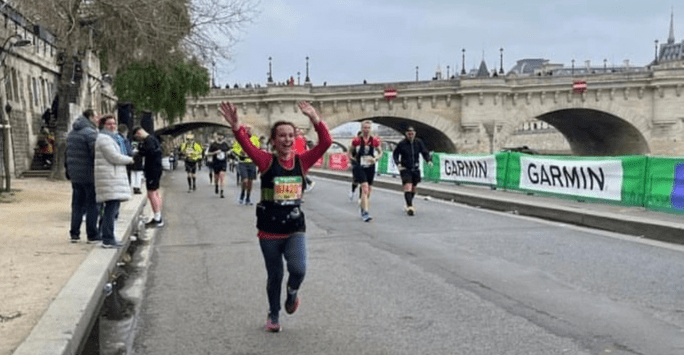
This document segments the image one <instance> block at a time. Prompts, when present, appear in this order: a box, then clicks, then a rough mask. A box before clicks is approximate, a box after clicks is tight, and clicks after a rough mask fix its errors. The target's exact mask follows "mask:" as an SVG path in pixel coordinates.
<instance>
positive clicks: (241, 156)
mask: <svg viewBox="0 0 684 355" xmlns="http://www.w3.org/2000/svg"><path fill="white" fill-rule="evenodd" d="M249 140H250V141H251V142H252V144H254V146H255V147H257V148H261V142H259V137H257V136H255V135H252V136H251V137H249ZM233 152H234V153H235V155H236V156H237V157H238V160H239V161H240V162H242V163H252V159H251V158H250V157H249V156H247V154H245V151H244V150H242V146H241V145H240V143H238V142H237V141H235V143H234V144H233Z"/></svg>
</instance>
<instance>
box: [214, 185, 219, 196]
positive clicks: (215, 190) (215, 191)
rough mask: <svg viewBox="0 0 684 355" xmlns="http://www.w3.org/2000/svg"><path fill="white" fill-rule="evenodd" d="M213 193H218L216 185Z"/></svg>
mask: <svg viewBox="0 0 684 355" xmlns="http://www.w3.org/2000/svg"><path fill="white" fill-rule="evenodd" d="M214 193H216V194H218V193H219V191H218V185H214Z"/></svg>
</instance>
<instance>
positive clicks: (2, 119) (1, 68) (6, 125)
mask: <svg viewBox="0 0 684 355" xmlns="http://www.w3.org/2000/svg"><path fill="white" fill-rule="evenodd" d="M11 39H16V41H15V42H14V43H12V42H10V40H11ZM7 44H9V47H7ZM30 44H31V41H29V40H27V39H23V38H21V36H20V35H19V34H18V33H15V34H13V35H11V36H9V37H7V39H5V42H3V43H2V47H0V56H2V58H1V59H0V73H2V81H3V82H4V81H5V79H6V78H5V75H4V74H5V73H4V72H5V59H7V56H8V55H9V54H10V53H12V48H14V47H25V46H28V45H30ZM5 47H7V48H5ZM5 87H6V86H5V85H0V90H3V91H2V95H0V127H1V129H2V141H3V144H2V153H3V154H2V156H3V165H4V166H5V189H6V191H7V192H9V191H10V190H11V183H12V176H11V174H10V158H9V151H10V139H11V137H10V122H9V117H8V116H9V110H6V109H5V95H6V94H7V92H5V91H4V88H5ZM3 111H4V112H3Z"/></svg>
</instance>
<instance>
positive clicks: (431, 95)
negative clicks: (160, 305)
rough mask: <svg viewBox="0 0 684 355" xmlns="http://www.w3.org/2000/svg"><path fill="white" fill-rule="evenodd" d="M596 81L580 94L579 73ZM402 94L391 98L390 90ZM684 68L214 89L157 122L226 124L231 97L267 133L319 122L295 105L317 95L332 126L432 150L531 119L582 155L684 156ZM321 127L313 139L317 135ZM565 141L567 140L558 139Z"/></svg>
mask: <svg viewBox="0 0 684 355" xmlns="http://www.w3.org/2000/svg"><path fill="white" fill-rule="evenodd" d="M577 79H582V80H585V81H586V83H587V90H586V91H585V92H583V93H574V92H573V87H572V86H573V80H577ZM388 87H391V88H393V89H395V90H396V92H397V96H396V98H394V99H392V100H388V99H386V98H385V96H384V91H385V89H386V88H388ZM682 91H684V66H678V67H670V68H658V67H657V66H655V67H653V68H651V69H648V70H647V69H643V68H640V69H638V70H637V69H636V68H635V70H626V71H621V72H601V73H591V74H588V73H584V74H582V76H579V75H565V76H555V75H535V76H516V75H506V76H500V77H490V78H471V77H460V78H455V79H451V80H432V81H415V82H396V83H383V84H363V85H340V86H334V85H329V86H311V85H304V86H299V85H297V86H266V87H260V88H250V89H215V90H212V91H211V93H210V94H209V95H207V96H205V97H201V98H199V99H198V100H194V99H191V100H189V101H188V110H187V112H186V115H185V117H183V119H182V120H181V122H177V123H176V124H174V125H170V126H169V125H168V124H165V123H163V122H162V121H161V120H157V123H156V124H157V130H156V131H157V133H158V134H170V135H173V136H176V135H179V134H182V133H183V132H185V131H188V130H190V129H193V128H197V127H202V126H212V125H218V126H227V125H226V123H225V122H224V121H223V120H222V118H221V117H220V114H219V111H218V105H219V104H220V103H221V102H222V101H230V102H232V103H234V104H236V105H237V107H238V108H239V114H240V115H241V118H242V119H243V120H244V121H245V122H246V123H248V124H250V125H251V126H252V127H254V129H255V130H256V131H257V132H258V134H263V135H268V129H269V127H270V126H271V125H272V124H273V123H274V122H276V121H278V120H289V121H293V122H294V123H295V124H296V125H298V126H300V127H302V128H310V124H309V121H308V119H307V118H306V117H305V116H303V115H302V114H301V113H300V112H299V110H298V108H297V106H296V103H297V102H298V101H300V100H306V101H309V102H311V103H312V104H313V105H314V107H316V108H317V109H318V110H319V112H320V113H321V114H322V117H323V119H324V120H325V121H326V122H327V124H328V125H329V127H330V128H335V127H337V126H340V125H343V124H345V123H348V122H354V121H362V120H366V119H370V120H372V121H374V122H376V123H378V124H382V125H385V126H388V127H390V128H393V129H395V130H397V131H399V132H403V131H404V129H405V128H406V127H407V126H409V125H412V126H414V127H415V129H416V131H417V136H418V137H421V138H422V139H423V140H424V141H425V143H426V145H428V147H429V148H430V149H431V150H434V151H439V152H452V153H456V152H457V153H490V152H495V151H497V150H500V149H502V148H505V147H510V146H511V145H512V144H514V143H515V135H516V132H517V130H519V129H520V127H521V126H522V125H523V124H524V123H526V122H530V121H531V120H540V121H544V122H547V123H548V124H549V125H551V126H553V127H554V128H555V129H556V130H557V132H558V133H559V134H560V135H559V136H558V137H561V135H562V137H564V138H565V142H563V144H565V145H566V146H569V149H570V150H571V151H572V153H573V154H575V155H600V156H603V155H629V154H654V155H683V154H684V144H682V139H683V138H684V137H683V136H682V133H684V124H683V122H684V112H683V109H684V97H683V96H682ZM314 135H315V133H314V132H311V130H309V132H308V133H307V136H309V137H310V138H314ZM558 140H561V141H562V139H558Z"/></svg>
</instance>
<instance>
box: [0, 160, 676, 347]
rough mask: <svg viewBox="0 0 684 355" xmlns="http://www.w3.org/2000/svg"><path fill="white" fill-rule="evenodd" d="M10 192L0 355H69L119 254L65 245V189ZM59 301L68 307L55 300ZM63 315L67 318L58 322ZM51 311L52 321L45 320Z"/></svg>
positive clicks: (649, 222)
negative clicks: (52, 313) (62, 299)
mask: <svg viewBox="0 0 684 355" xmlns="http://www.w3.org/2000/svg"><path fill="white" fill-rule="evenodd" d="M312 175H318V176H325V177H328V178H333V179H338V180H344V181H350V175H349V173H348V172H331V171H323V170H315V171H312ZM375 186H377V187H386V188H391V189H400V188H401V187H400V181H399V179H398V178H392V177H379V178H378V179H377V180H376V183H375ZM12 187H13V190H16V191H15V192H14V193H13V195H11V196H9V197H8V196H7V195H6V194H3V195H2V198H0V201H1V202H0V226H2V227H1V228H0V240H1V241H2V247H0V355H5V354H7V355H9V354H12V353H14V354H17V353H21V354H24V353H25V354H36V353H47V352H43V351H37V350H36V349H50V351H49V353H50V354H71V353H74V351H72V350H73V347H74V346H78V344H77V342H78V341H77V340H78V339H76V340H74V339H72V338H77V337H78V336H79V334H80V333H83V332H85V331H86V330H85V328H87V324H84V320H86V321H87V318H88V317H92V313H94V312H95V311H96V309H97V308H96V306H97V304H98V302H100V301H101V297H102V289H101V287H102V284H103V283H104V282H105V280H106V276H107V274H108V270H109V271H110V270H111V268H113V267H114V264H115V261H116V260H118V257H119V254H118V253H120V250H119V251H117V250H111V249H102V248H99V247H96V246H94V245H89V244H85V243H83V242H81V243H78V244H71V243H70V242H69V240H68V237H69V233H68V229H69V219H70V203H71V184H70V182H68V181H49V180H46V179H39V178H33V179H15V180H13V181H12ZM419 187H420V189H419V195H422V196H426V195H431V196H433V197H439V198H444V199H447V200H454V201H457V202H462V203H466V204H470V205H477V206H481V207H483V208H489V209H495V210H502V211H510V212H511V213H518V214H523V215H531V216H539V217H543V218H548V219H554V220H561V221H566V222H568V223H575V224H580V225H587V226H591V227H596V228H602V229H608V230H615V231H621V232H623V233H628V234H633V235H643V236H644V237H646V238H651V239H659V240H665V241H668V242H676V243H681V244H684V215H678V214H668V213H663V212H654V211H647V210H645V209H643V208H638V207H625V206H615V205H605V204H596V203H582V202H577V201H574V200H565V199H558V198H553V197H542V196H529V195H527V194H522V193H516V192H509V191H501V190H491V189H489V188H482V187H472V186H457V185H455V184H447V183H441V184H435V183H423V184H421V185H419ZM7 200H9V201H7ZM141 211H143V213H144V214H147V215H150V211H149V206H146V205H145V198H144V195H134V198H133V200H131V201H128V202H126V203H124V204H123V205H122V216H121V217H120V223H121V225H120V228H119V229H121V230H117V236H125V235H127V234H126V233H130V224H131V221H132V220H133V219H134V218H135V216H136V215H137V214H139V213H140V212H141ZM126 224H129V225H128V226H126ZM82 228H85V225H83V226H82ZM82 234H83V235H85V232H83V233H82ZM88 277H92V278H93V280H92V281H91V280H89V279H88ZM84 280H87V281H84ZM69 290H72V291H69ZM73 290H76V291H73ZM68 292H72V293H70V294H69V293H68ZM65 293H67V294H68V295H64V294H65ZM60 297H66V298H68V300H69V301H71V303H69V302H62V301H60V300H59V299H60ZM98 298H99V300H98ZM81 303H82V304H83V305H81ZM86 304H87V305H86ZM60 307H61V308H60ZM67 311H69V313H74V314H75V315H74V316H73V317H72V318H60V317H61V315H63V314H65V313H67ZM51 312H57V313H58V314H60V317H55V316H52V315H48V314H50V313H51ZM59 312H61V313H59ZM46 318H47V319H46ZM71 323H76V324H71ZM85 323H87V322H85ZM55 325H59V327H66V328H67V329H65V330H61V331H58V332H56V333H57V334H58V335H59V338H60V339H53V337H55V336H52V335H49V334H42V333H49V331H47V330H44V329H50V331H54V329H51V328H49V327H50V326H52V327H53V328H54V327H55ZM27 343H31V344H32V345H31V346H28V344H27ZM20 345H21V349H20V351H16V352H15V350H16V349H17V348H18V347H19V346H20Z"/></svg>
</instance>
